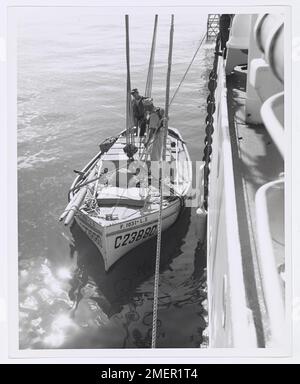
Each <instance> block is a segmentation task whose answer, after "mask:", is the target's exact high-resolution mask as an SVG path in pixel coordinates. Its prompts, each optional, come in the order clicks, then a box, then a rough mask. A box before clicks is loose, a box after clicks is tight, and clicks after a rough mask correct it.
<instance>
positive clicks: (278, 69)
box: [250, 14, 287, 347]
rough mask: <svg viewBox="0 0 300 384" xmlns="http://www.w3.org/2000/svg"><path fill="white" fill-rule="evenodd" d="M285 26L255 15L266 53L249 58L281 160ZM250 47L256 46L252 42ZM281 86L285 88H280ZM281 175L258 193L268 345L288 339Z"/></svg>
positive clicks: (257, 35)
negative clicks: (265, 72) (261, 72)
mask: <svg viewBox="0 0 300 384" xmlns="http://www.w3.org/2000/svg"><path fill="white" fill-rule="evenodd" d="M283 26H284V20H283V17H282V15H280V14H264V15H259V16H258V17H257V20H256V22H255V25H254V38H255V42H256V45H257V47H258V49H259V51H260V54H262V55H263V57H262V58H259V59H255V60H253V61H250V71H251V70H252V72H255V74H256V81H252V85H253V86H254V87H255V89H256V91H257V93H258V94H259V96H260V97H261V94H260V93H261V92H260V90H261V89H263V88H267V92H266V90H265V91H264V93H265V94H268V93H269V94H268V97H267V98H266V99H264V98H263V97H261V100H262V102H263V104H262V105H261V107H260V115H261V118H262V122H263V124H264V126H265V128H266V129H267V131H268V133H269V135H270V137H271V139H272V140H273V142H274V144H275V145H276V147H277V149H278V151H279V153H280V155H281V157H282V159H284V154H285V130H284V92H283V84H284V50H283V42H284V35H283ZM252 49H254V50H255V49H257V48H255V47H254V46H252ZM258 60H260V61H264V63H263V64H262V65H261V66H259V65H256V62H257V61H258ZM264 66H266V67H268V68H269V72H270V74H271V75H272V76H273V79H274V80H275V82H277V85H276V87H275V86H274V82H269V83H268V77H265V79H264V78H263V77H262V76H260V75H257V74H258V72H259V70H261V71H265V69H264ZM252 75H253V73H252ZM259 76H260V78H259ZM280 86H281V91H280V92H278V87H280ZM272 91H273V94H272ZM281 176H282V177H280V178H279V179H278V180H274V181H271V182H268V183H266V184H264V185H263V186H261V187H260V188H259V189H258V190H257V192H256V195H255V212H256V215H255V216H256V229H257V230H256V237H257V243H258V264H259V270H260V275H261V281H262V286H263V294H264V302H265V307H266V311H267V317H268V328H269V329H268V333H267V339H266V345H268V346H270V347H278V346H283V345H285V344H286V340H287V337H286V336H287V335H286V329H287V327H286V321H285V320H286V318H285V282H284V277H283V276H284V272H285V252H284V249H285V233H284V222H285V220H284V209H285V204H284V186H285V182H284V178H283V176H284V175H283V174H282V175H281Z"/></svg>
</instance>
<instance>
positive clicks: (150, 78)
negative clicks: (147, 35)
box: [145, 15, 158, 97]
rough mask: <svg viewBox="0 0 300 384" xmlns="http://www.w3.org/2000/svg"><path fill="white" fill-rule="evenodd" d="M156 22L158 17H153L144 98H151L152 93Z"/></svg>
mask: <svg viewBox="0 0 300 384" xmlns="http://www.w3.org/2000/svg"><path fill="white" fill-rule="evenodd" d="M157 20H158V15H155V20H154V29H153V37H152V46H151V54H150V59H149V67H148V76H147V81H146V89H145V96H146V97H151V92H152V82H153V66H154V55H155V45H156V31H157Z"/></svg>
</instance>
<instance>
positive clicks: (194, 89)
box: [0, 4, 295, 357]
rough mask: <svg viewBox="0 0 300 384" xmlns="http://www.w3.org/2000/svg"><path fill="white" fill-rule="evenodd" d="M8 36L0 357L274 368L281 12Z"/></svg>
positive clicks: (60, 16) (288, 330)
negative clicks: (228, 361)
mask: <svg viewBox="0 0 300 384" xmlns="http://www.w3.org/2000/svg"><path fill="white" fill-rule="evenodd" d="M7 25H8V29H7V31H8V32H7V33H8V43H9V44H8V47H7V94H8V99H7V108H8V112H7V119H8V120H7V124H8V130H7V142H8V143H9V145H8V147H7V153H8V163H10V166H12V167H14V168H11V171H10V168H8V171H7V173H8V176H7V180H8V184H9V183H11V184H9V185H13V186H15V188H12V190H11V192H10V191H9V190H8V192H7V201H8V202H9V201H11V202H12V204H11V205H9V204H8V205H7V210H10V209H11V214H10V215H9V216H10V217H9V221H8V223H9V224H8V239H9V240H8V245H7V249H8V251H7V254H8V255H9V257H8V267H9V275H8V287H9V288H8V294H9V296H8V297H11V299H9V308H8V313H9V318H10V324H9V334H8V342H9V345H10V354H11V355H12V356H19V357H28V356H31V357H47V356H50V357H55V356H56V353H59V356H76V354H77V353H78V356H84V353H85V352H86V353H87V354H88V355H87V356H97V353H98V352H97V351H101V350H104V351H106V352H107V353H108V355H107V356H111V357H113V354H114V351H118V353H119V351H120V353H122V356H125V355H124V354H126V351H128V353H131V354H130V356H133V354H132V353H136V354H137V355H138V354H139V353H145V355H143V356H146V353H147V351H148V350H153V349H155V350H157V351H158V353H160V355H159V356H164V353H166V354H167V353H168V351H175V352H174V353H180V350H186V351H189V352H190V353H191V356H197V353H199V356H206V355H207V356H210V357H211V356H214V354H215V353H216V355H218V356H230V354H231V353H232V356H238V355H239V353H240V354H241V355H243V356H248V355H251V356H266V357H268V356H283V357H287V356H288V355H289V354H290V353H291V352H290V351H291V348H292V343H293V340H292V337H293V336H292V327H293V316H292V307H293V305H295V300H294V301H293V298H292V287H293V281H292V276H293V270H292V259H291V256H292V251H291V249H292V238H291V217H292V208H291V201H292V199H291V187H292V182H291V180H292V174H291V169H292V167H291V163H292V162H291V159H292V157H291V156H292V150H291V148H292V133H291V132H292V119H291V108H290V106H291V100H292V93H291V89H290V88H291V85H292V81H291V77H290V76H291V70H290V61H291V57H292V55H293V52H292V49H291V46H290V40H291V14H290V8H289V7H285V6H277V7H276V6H274V7H272V6H268V7H267V6H261V7H255V6H253V7H232V6H230V5H228V7H226V6H220V7H216V6H211V7H209V6H208V5H207V4H205V6H201V5H199V6H195V5H189V6H188V5H182V4H181V5H180V6H176V5H174V6H154V5H147V6H146V5H145V6H143V5H142V4H141V5H140V6H133V5H130V4H129V5H128V6H123V5H119V6H116V5H113V4H111V5H106V6H101V4H99V6H84V5H81V6H65V5H64V4H62V5H61V6H57V5H56V6H55V5H50V4H49V5H48V6H36V5H35V6H30V5H28V6H24V7H18V6H13V7H9V9H8V12H7ZM0 54H1V46H0ZM0 56H1V55H0ZM0 61H1V60H0ZM13 203H15V204H13ZM14 238H15V241H13V239H14ZM294 319H295V317H294ZM0 322H1V321H0ZM134 351H136V352H134ZM139 351H140V352H139ZM176 351H177V352H176ZM73 353H74V355H73ZM123 353H124V354H123ZM128 356H129V355H128ZM134 356H135V355H134ZM153 356H154V355H153ZM174 356H175V355H174Z"/></svg>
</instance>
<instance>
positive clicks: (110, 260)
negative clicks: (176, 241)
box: [75, 198, 181, 271]
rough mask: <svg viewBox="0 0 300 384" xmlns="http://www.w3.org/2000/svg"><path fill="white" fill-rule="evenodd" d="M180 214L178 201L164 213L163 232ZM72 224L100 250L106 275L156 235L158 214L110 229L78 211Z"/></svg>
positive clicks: (179, 202) (129, 221)
mask: <svg viewBox="0 0 300 384" xmlns="http://www.w3.org/2000/svg"><path fill="white" fill-rule="evenodd" d="M180 210H181V201H180V199H179V198H178V199H176V200H175V201H174V202H173V203H172V204H170V205H169V206H167V207H166V208H165V209H163V212H162V230H163V231H165V230H166V229H168V228H169V227H171V225H173V224H174V223H175V221H176V220H177V218H178V216H179V214H180ZM75 221H76V222H77V223H78V225H79V226H80V228H81V229H82V230H83V231H84V232H85V233H86V234H87V236H88V237H89V238H90V240H91V241H93V243H94V244H95V245H96V246H97V248H98V249H99V251H100V253H101V255H102V257H103V260H104V266H105V270H106V271H107V270H108V269H109V268H110V267H111V266H112V265H113V264H114V263H116V262H117V261H118V260H119V259H120V258H121V257H122V256H124V255H125V254H126V253H128V252H129V251H131V250H132V249H134V248H136V247H137V246H138V245H140V244H142V243H144V242H146V241H148V240H149V239H151V238H153V237H155V236H156V235H157V227H158V211H156V212H153V213H150V214H148V215H145V216H143V217H140V218H138V219H133V220H127V221H124V222H122V223H117V224H113V225H110V226H102V225H100V224H98V223H97V222H96V221H94V220H93V219H91V218H90V217H89V215H88V214H86V213H84V212H82V211H79V212H78V213H77V215H76V217H75Z"/></svg>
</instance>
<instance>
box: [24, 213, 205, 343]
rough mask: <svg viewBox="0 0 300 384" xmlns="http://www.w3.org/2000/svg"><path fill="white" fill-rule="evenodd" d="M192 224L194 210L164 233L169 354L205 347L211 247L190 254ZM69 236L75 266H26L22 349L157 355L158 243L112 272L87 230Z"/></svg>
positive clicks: (161, 329)
mask: <svg viewBox="0 0 300 384" xmlns="http://www.w3.org/2000/svg"><path fill="white" fill-rule="evenodd" d="M192 220H193V217H192V216H191V210H190V209H187V208H186V209H185V210H184V211H183V213H182V214H181V216H180V218H179V219H178V221H177V222H176V224H175V225H173V226H172V227H171V228H170V229H169V230H168V231H166V232H164V234H163V241H162V252H161V267H160V272H161V273H160V289H159V312H158V329H157V337H158V339H157V346H158V347H161V348H163V347H199V345H200V343H201V342H203V330H204V329H205V328H206V320H205V317H206V315H207V314H206V309H205V306H203V303H204V302H205V300H206V274H205V270H206V265H205V247H204V245H203V244H197V245H196V247H195V250H194V251H191V252H187V251H186V249H185V248H186V242H187V238H188V236H189V232H190V231H189V228H190V227H191V221H192ZM64 237H65V239H66V240H67V241H68V243H69V257H70V259H69V263H66V262H65V263H64V264H60V265H58V266H55V265H54V264H51V263H50V261H49V260H48V259H41V260H40V263H37V261H36V262H35V263H32V261H29V260H22V261H21V262H20V273H19V275H20V292H21V294H20V325H21V327H20V347H21V348H22V347H27V348H28V347H29V348H149V347H150V346H151V330H152V328H151V327H152V305H153V281H154V269H155V252H156V239H152V240H149V241H148V242H146V243H144V244H142V245H141V246H139V247H137V248H135V249H134V250H132V251H131V252H129V253H128V254H127V255H125V256H124V257H123V258H121V259H120V260H119V261H118V262H117V263H116V264H115V265H113V267H112V268H111V269H110V270H109V271H108V272H106V271H105V269H104V262H103V259H102V256H101V254H100V253H99V251H98V249H97V248H96V247H95V245H94V244H93V243H92V242H91V241H90V240H89V238H88V237H87V236H86V235H85V233H84V232H82V230H81V229H80V227H79V226H77V225H76V224H74V225H73V226H72V228H71V237H72V238H70V237H68V235H66V234H64ZM188 249H190V247H189V248H188ZM191 263H192V264H194V271H192V273H191V269H192V268H191ZM29 276H30V277H31V278H30V279H29ZM33 276H34V278H32V277H33ZM182 324H186V328H183V327H182Z"/></svg>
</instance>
